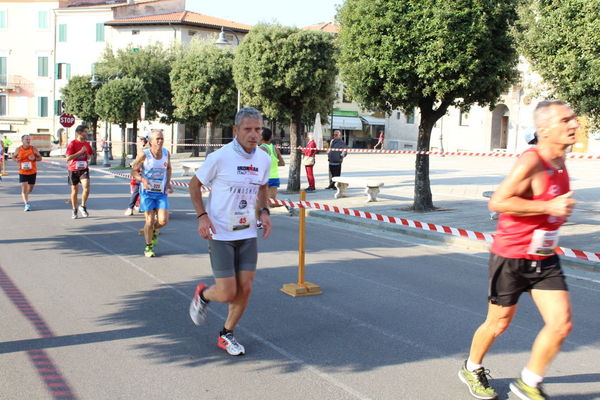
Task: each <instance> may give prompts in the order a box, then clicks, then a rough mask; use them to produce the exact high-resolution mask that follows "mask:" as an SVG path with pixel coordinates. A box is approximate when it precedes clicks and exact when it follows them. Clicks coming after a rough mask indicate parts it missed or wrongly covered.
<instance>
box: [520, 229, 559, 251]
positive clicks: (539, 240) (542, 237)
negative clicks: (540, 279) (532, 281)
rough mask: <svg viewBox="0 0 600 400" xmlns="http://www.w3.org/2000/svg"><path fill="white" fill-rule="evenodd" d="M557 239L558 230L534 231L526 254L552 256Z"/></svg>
mask: <svg viewBox="0 0 600 400" xmlns="http://www.w3.org/2000/svg"><path fill="white" fill-rule="evenodd" d="M558 237H559V234H558V229H557V230H555V231H544V230H541V229H536V230H535V231H533V236H532V237H531V242H530V243H529V248H528V249H527V254H532V255H536V256H551V255H552V254H554V248H555V247H556V246H558Z"/></svg>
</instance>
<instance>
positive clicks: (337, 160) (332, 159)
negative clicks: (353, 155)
mask: <svg viewBox="0 0 600 400" xmlns="http://www.w3.org/2000/svg"><path fill="white" fill-rule="evenodd" d="M345 148H346V142H344V139H342V132H340V131H339V130H335V131H334V132H333V139H332V140H331V143H330V144H329V151H328V154H327V160H328V161H329V186H327V189H335V182H334V181H333V178H335V177H338V176H340V175H341V174H342V162H343V161H344V157H346V154H348V153H347V152H346V151H345V150H340V149H345ZM336 149H337V150H336Z"/></svg>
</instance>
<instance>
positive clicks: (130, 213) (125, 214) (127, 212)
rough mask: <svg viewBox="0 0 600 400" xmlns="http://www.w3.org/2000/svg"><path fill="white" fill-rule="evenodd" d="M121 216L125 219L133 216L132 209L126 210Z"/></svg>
mask: <svg viewBox="0 0 600 400" xmlns="http://www.w3.org/2000/svg"><path fill="white" fill-rule="evenodd" d="M123 215H124V216H126V217H129V216H130V215H133V208H128V209H127V210H125V213H123Z"/></svg>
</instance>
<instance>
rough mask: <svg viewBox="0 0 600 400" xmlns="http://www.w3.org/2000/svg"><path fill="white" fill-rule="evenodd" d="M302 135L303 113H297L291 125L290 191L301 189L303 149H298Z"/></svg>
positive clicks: (288, 186) (288, 188) (288, 189)
mask: <svg viewBox="0 0 600 400" xmlns="http://www.w3.org/2000/svg"><path fill="white" fill-rule="evenodd" d="M301 137H302V113H296V114H295V115H294V117H293V118H292V121H291V126H290V172H289V176H288V185H287V191H288V192H298V191H300V167H301V164H302V157H301V154H302V151H300V150H298V149H296V147H298V146H300V144H301V142H300V138H301Z"/></svg>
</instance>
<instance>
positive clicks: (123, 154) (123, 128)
mask: <svg viewBox="0 0 600 400" xmlns="http://www.w3.org/2000/svg"><path fill="white" fill-rule="evenodd" d="M126 132H127V125H126V124H121V143H122V144H121V168H125V161H126V159H127V145H126V144H125V141H126V140H125V133H126Z"/></svg>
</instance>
